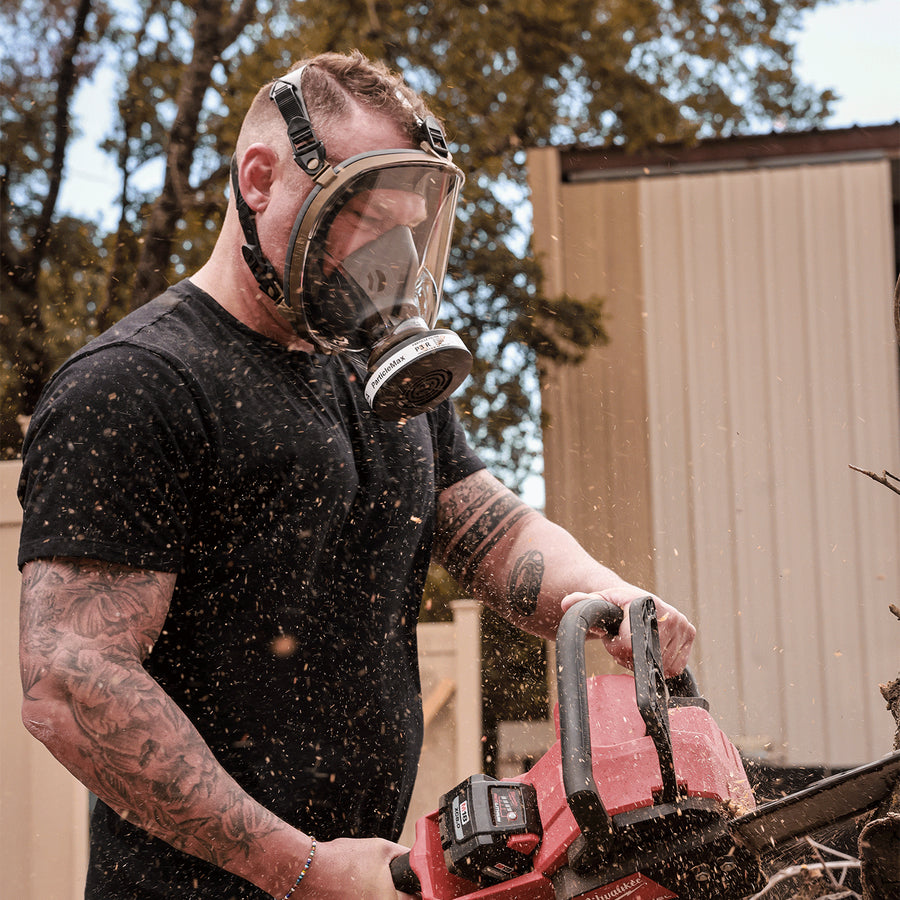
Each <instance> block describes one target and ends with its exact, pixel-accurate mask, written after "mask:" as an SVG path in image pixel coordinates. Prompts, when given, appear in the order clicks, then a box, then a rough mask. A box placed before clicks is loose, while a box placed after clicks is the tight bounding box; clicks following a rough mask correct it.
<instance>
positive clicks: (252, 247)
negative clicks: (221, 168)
mask: <svg viewBox="0 0 900 900" xmlns="http://www.w3.org/2000/svg"><path fill="white" fill-rule="evenodd" d="M231 190H232V191H233V192H234V202H235V206H237V212H238V219H240V223H241V231H243V233H244V241H245V243H244V246H243V247H241V253H242V255H243V257H244V262H246V263H247V267H248V268H249V269H250V271H251V272H252V273H253V277H254V278H255V279H256V283H257V284H258V285H259V287H260V289H261V290H262V292H263V293H264V294H266V295H267V296H268V297H271V298H272V299H273V300H274V301H275V302H276V303H278V302H280V301H282V300H284V291H283V290H282V288H281V281H280V279H279V278H278V275H277V274H276V272H275V269H274V268H273V267H272V264H271V263H270V262H269V260H267V259H266V257H265V254H264V253H263V252H262V247H260V245H259V233H258V232H257V230H256V213H254V212H253V210H252V209H251V208H250V205H249V204H248V203H247V201H246V200H245V199H244V195H243V194H242V193H241V187H240V184H239V181H238V166H237V157H236V156H232V157H231Z"/></svg>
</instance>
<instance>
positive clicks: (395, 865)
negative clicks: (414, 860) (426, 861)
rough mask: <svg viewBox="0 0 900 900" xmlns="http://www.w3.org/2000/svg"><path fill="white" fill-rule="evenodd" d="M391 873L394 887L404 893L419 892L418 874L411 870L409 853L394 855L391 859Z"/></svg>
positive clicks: (420, 886)
mask: <svg viewBox="0 0 900 900" xmlns="http://www.w3.org/2000/svg"><path fill="white" fill-rule="evenodd" d="M391 875H392V876H393V879H394V887H395V888H397V890H398V891H401V892H402V893H404V894H421V893H422V884H421V882H420V881H419V876H418V875H416V873H415V872H414V871H413V867H412V866H411V865H410V863H409V853H404V854H402V855H401V856H395V857H394V858H393V859H392V860H391Z"/></svg>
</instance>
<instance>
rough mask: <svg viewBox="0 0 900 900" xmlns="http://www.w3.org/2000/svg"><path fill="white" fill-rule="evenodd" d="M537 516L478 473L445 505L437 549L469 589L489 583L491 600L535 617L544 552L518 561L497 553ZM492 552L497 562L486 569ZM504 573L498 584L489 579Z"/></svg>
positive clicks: (532, 552) (530, 553) (450, 495)
mask: <svg viewBox="0 0 900 900" xmlns="http://www.w3.org/2000/svg"><path fill="white" fill-rule="evenodd" d="M533 515H537V514H536V513H535V512H534V510H532V509H531V508H530V507H529V506H527V505H526V504H524V503H523V502H522V501H521V500H519V499H518V497H516V496H515V495H514V494H513V493H512V492H510V491H508V490H507V489H506V488H505V487H503V485H502V484H500V482H498V481H497V480H496V479H494V478H492V477H491V476H488V475H486V474H483V473H477V474H476V475H473V476H471V477H470V478H468V479H466V480H465V481H464V482H462V483H461V484H460V485H458V486H456V487H455V488H454V489H452V491H451V492H449V493H448V495H447V496H446V498H445V500H444V502H443V503H442V504H441V506H440V512H439V515H438V534H437V550H438V552H439V553H440V555H441V558H442V561H443V563H444V565H445V566H446V567H447V570H448V571H449V572H450V574H451V575H453V577H454V578H456V579H457V581H459V582H460V584H461V585H462V586H463V587H464V588H465V589H466V590H472V589H473V588H474V587H475V586H476V585H477V584H481V585H482V586H484V585H485V584H486V583H490V584H491V588H490V589H489V596H488V598H487V599H489V600H497V601H499V602H500V604H501V607H502V608H505V609H507V610H510V611H512V612H515V613H517V614H519V615H521V616H530V615H533V614H534V612H535V611H536V610H537V606H538V597H539V594H540V590H541V583H542V579H543V574H544V564H543V556H542V554H541V552H540V551H539V550H536V549H529V550H527V551H525V552H524V553H522V554H521V555H519V556H516V554H515V553H513V554H512V555H511V556H510V555H508V554H507V553H506V552H503V553H501V552H499V549H500V548H501V545H503V546H504V547H505V546H511V545H512V544H513V543H514V542H511V541H510V540H509V538H510V537H511V536H512V534H513V533H514V531H515V529H516V527H517V526H518V525H519V524H520V523H522V522H523V520H525V519H526V518H527V517H529V516H533ZM495 551H497V552H495ZM492 552H493V553H494V557H493V560H492V562H491V563H489V564H488V565H486V560H487V557H488V556H489V555H490V554H491V553H492ZM495 569H496V570H497V571H496V572H495V571H494V570H495ZM501 571H502V572H506V573H507V574H506V575H505V576H504V577H502V579H501V580H500V581H499V582H498V581H497V579H496V577H494V578H491V577H489V576H496V575H500V574H501Z"/></svg>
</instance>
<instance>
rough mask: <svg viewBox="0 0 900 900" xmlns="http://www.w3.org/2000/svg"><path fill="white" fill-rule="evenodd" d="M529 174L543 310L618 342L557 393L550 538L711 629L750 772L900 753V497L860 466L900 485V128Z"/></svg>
mask: <svg viewBox="0 0 900 900" xmlns="http://www.w3.org/2000/svg"><path fill="white" fill-rule="evenodd" d="M528 166H529V175H530V183H531V188H532V200H533V206H534V242H535V248H536V252H537V253H538V254H539V257H540V259H541V261H542V264H543V266H544V270H545V275H546V279H547V282H546V285H545V287H546V290H547V292H548V293H549V294H551V295H554V294H562V293H568V294H570V295H573V296H577V297H582V298H585V297H588V296H591V295H599V296H602V297H604V298H605V307H604V308H605V311H606V320H605V321H606V326H607V330H608V332H609V337H610V340H609V343H608V344H607V345H606V346H604V347H602V348H599V349H596V350H593V351H591V353H590V355H589V357H588V359H587V360H586V362H585V363H584V364H583V365H581V366H578V367H556V368H554V367H550V368H549V370H548V373H547V377H546V378H545V379H544V384H543V388H542V402H543V408H544V412H545V414H546V417H547V425H546V428H545V431H544V459H545V480H546V488H547V514H548V516H549V517H550V518H551V519H553V520H555V521H557V522H559V523H560V524H562V525H564V526H566V527H568V528H569V529H570V530H572V531H573V532H574V533H575V534H576V535H578V536H579V538H580V539H581V540H582V542H583V543H584V544H585V545H586V546H587V547H588V548H589V549H590V550H591V551H592V552H594V553H596V554H598V555H599V557H600V558H601V559H603V560H604V561H606V562H609V563H610V564H611V565H612V566H614V567H616V568H617V569H618V570H620V571H621V572H622V574H624V575H625V576H626V577H628V578H629V579H630V580H633V581H635V582H636V583H640V584H642V585H644V586H647V587H649V588H650V589H652V590H654V591H656V592H657V593H659V594H660V596H662V597H664V598H666V599H668V600H670V601H671V602H673V603H674V604H676V605H677V606H679V607H680V608H682V609H684V610H685V611H686V612H687V613H688V614H689V615H690V616H691V617H692V619H693V621H694V622H695V623H696V624H697V626H698V629H699V637H698V642H697V647H696V650H695V653H694V657H693V661H692V666H693V669H694V671H695V674H696V675H697V677H698V681H700V683H701V687H702V688H703V690H704V693H705V694H706V696H707V697H708V698H709V699H710V701H711V706H712V711H713V713H714V715H715V716H716V718H717V720H718V721H719V723H720V724H721V725H722V727H723V728H724V729H725V731H726V732H728V733H729V734H730V735H731V736H732V737H733V739H734V740H735V742H736V743H737V744H738V745H739V746H741V748H742V749H743V750H745V751H746V752H748V753H750V754H754V755H758V756H760V757H762V758H763V759H765V760H766V761H768V762H771V763H773V764H779V765H790V766H807V765H816V766H818V765H824V766H828V767H839V766H847V765H854V764H857V763H860V762H864V761H866V760H868V759H871V758H874V757H877V756H880V755H883V754H884V753H887V752H888V751H889V750H890V748H891V738H892V734H893V721H892V719H891V717H890V715H889V714H888V713H887V712H886V710H885V704H884V700H883V699H882V697H881V694H880V692H879V690H878V684H879V682H885V681H887V680H890V679H892V678H895V677H897V673H898V669H900V623H898V622H897V621H896V620H895V619H894V618H893V617H892V616H891V614H890V612H889V610H888V605H889V604H890V603H898V598H900V497H898V496H897V495H896V494H894V493H892V492H891V491H890V490H888V489H887V488H885V487H884V486H882V485H880V484H878V483H876V482H875V481H873V480H872V479H869V478H867V477H866V476H864V475H861V474H859V473H858V472H855V471H853V470H851V469H850V468H849V466H851V465H856V466H860V467H862V468H864V469H868V470H874V471H877V472H881V471H882V470H883V469H887V470H888V471H890V472H893V473H895V474H897V473H900V393H898V390H900V379H898V346H897V340H896V337H895V333H894V326H893V322H892V293H893V285H894V281H895V279H896V277H897V271H898V252H897V249H896V248H897V236H898V228H897V216H898V213H897V210H898V201H900V187H898V184H900V176H898V173H900V125H888V126H880V127H873V128H853V129H847V130H840V131H830V132H827V131H826V132H813V133H805V134H775V135H769V136H765V137H748V138H731V139H725V140H713V141H707V142H703V143H701V144H699V145H697V146H694V147H691V148H687V147H663V148H658V149H656V150H654V151H653V152H652V153H649V154H647V155H646V156H643V157H635V156H629V155H627V154H625V153H622V152H617V151H609V150H581V151H579V150H574V151H565V150H558V149H554V148H547V149H541V150H536V151H533V152H531V153H530V154H529V159H528ZM599 664H600V663H599V662H598V665H599Z"/></svg>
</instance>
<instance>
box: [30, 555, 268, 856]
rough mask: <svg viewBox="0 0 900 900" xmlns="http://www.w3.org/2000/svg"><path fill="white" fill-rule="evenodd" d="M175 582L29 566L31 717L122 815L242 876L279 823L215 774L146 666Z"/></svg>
mask: <svg viewBox="0 0 900 900" xmlns="http://www.w3.org/2000/svg"><path fill="white" fill-rule="evenodd" d="M174 580H175V578H174V576H172V575H167V574H163V573H156V572H147V571H140V570H134V569H128V568H125V567H120V566H113V565H107V564H102V563H97V562H90V563H88V562H84V561H69V560H48V561H37V562H32V563H29V564H28V566H26V568H25V572H24V578H23V589H22V606H21V617H20V621H21V635H20V659H21V671H22V683H23V689H24V696H25V702H24V704H23V718H24V719H25V723H26V726H27V727H28V728H29V730H30V731H31V732H32V733H33V734H34V735H35V736H36V737H38V739H40V740H42V741H43V742H44V743H45V744H47V746H48V748H49V749H50V750H51V752H52V753H53V754H54V755H55V756H56V757H57V758H58V759H59V760H60V761H61V762H62V763H63V764H64V765H65V766H66V767H67V768H68V769H69V770H70V771H71V772H73V774H75V775H76V777H78V778H79V779H80V780H81V781H82V782H83V783H84V784H86V785H87V786H88V787H89V788H90V789H91V790H92V791H94V793H96V794H97V795H98V796H99V797H100V798H101V799H103V800H104V801H105V802H106V803H107V804H108V805H110V806H111V807H112V808H114V809H115V810H116V811H117V812H119V813H120V815H124V816H126V817H127V818H129V819H130V820H131V821H133V822H135V823H136V824H138V825H140V826H141V827H143V828H144V829H145V830H147V831H149V832H150V833H151V834H153V835H155V836H156V837H159V838H161V839H163V840H165V841H167V842H168V843H170V844H172V845H173V846H175V847H177V848H179V849H181V850H184V851H185V852H188V853H191V854H193V855H196V856H200V857H202V858H203V859H206V860H207V861H209V862H212V863H214V864H216V865H218V866H222V867H223V868H230V869H231V871H235V869H234V868H232V864H233V863H234V861H235V859H236V858H238V857H246V855H247V854H248V852H249V844H250V842H251V841H252V840H255V839H258V838H259V837H260V836H261V835H263V834H265V833H266V830H267V829H272V828H274V827H275V824H274V823H280V820H278V819H277V818H276V817H275V816H273V815H272V814H271V813H268V812H267V811H266V810H264V809H263V808H262V807H260V806H259V805H258V804H257V803H256V802H255V801H253V800H252V799H251V798H250V797H248V796H247V795H246V794H244V792H243V791H242V790H241V789H240V788H239V786H238V785H237V784H236V783H235V782H234V781H233V780H232V779H231V778H230V776H228V774H227V773H226V772H225V771H224V770H223V769H222V768H221V767H220V766H219V764H218V762H217V761H216V759H215V758H214V756H213V754H212V752H211V751H210V750H209V748H208V747H207V746H206V744H205V742H204V741H203V739H202V737H201V736H200V734H199V733H198V732H197V731H196V729H195V728H194V727H193V725H192V724H191V723H190V722H189V721H188V719H187V718H186V716H185V715H184V714H183V713H182V712H181V710H180V709H179V708H178V706H177V705H176V704H175V703H174V702H173V701H172V700H171V699H170V698H169V697H168V696H167V695H166V694H165V692H164V691H163V690H162V689H161V688H160V687H159V685H158V684H157V683H156V682H155V681H154V680H153V679H152V678H151V677H150V676H149V675H148V674H147V672H146V671H145V670H144V668H143V666H142V664H141V663H142V661H143V660H144V659H146V657H147V655H148V654H149V652H150V650H151V648H152V646H153V642H154V641H155V639H156V638H157V636H158V635H159V632H160V630H161V629H162V627H163V623H164V621H165V616H166V613H167V610H168V604H169V600H170V598H171V592H172V588H173V587H174ZM280 824H282V825H283V823H280Z"/></svg>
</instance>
